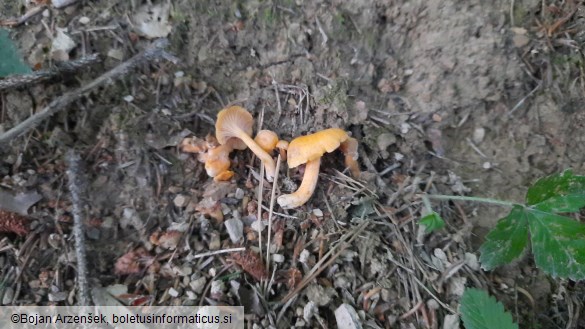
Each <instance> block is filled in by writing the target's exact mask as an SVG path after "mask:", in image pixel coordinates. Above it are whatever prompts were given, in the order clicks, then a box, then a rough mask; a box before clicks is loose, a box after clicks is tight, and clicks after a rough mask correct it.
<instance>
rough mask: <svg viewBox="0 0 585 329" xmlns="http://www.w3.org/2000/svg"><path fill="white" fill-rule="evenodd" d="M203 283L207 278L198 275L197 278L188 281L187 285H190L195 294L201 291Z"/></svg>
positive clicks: (205, 282) (203, 286)
mask: <svg viewBox="0 0 585 329" xmlns="http://www.w3.org/2000/svg"><path fill="white" fill-rule="evenodd" d="M205 284H207V280H206V279H205V277H200V278H199V279H197V280H193V281H191V283H189V286H190V287H191V289H193V291H194V292H195V293H196V294H201V293H202V292H203V289H204V288H205Z"/></svg>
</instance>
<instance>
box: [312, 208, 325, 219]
mask: <svg viewBox="0 0 585 329" xmlns="http://www.w3.org/2000/svg"><path fill="white" fill-rule="evenodd" d="M313 215H315V216H317V217H323V210H321V209H319V208H316V209H313Z"/></svg>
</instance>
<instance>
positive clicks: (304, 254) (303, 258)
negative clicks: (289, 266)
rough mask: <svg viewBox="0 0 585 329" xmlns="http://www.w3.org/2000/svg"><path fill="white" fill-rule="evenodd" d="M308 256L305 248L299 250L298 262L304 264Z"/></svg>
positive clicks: (308, 253)
mask: <svg viewBox="0 0 585 329" xmlns="http://www.w3.org/2000/svg"><path fill="white" fill-rule="evenodd" d="M310 256H311V253H310V252H309V251H308V250H307V249H303V251H301V254H300V255H299V262H301V263H303V264H306V263H307V261H308V260H309V257H310Z"/></svg>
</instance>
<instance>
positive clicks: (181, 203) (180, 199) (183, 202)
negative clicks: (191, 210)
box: [173, 194, 189, 208]
mask: <svg viewBox="0 0 585 329" xmlns="http://www.w3.org/2000/svg"><path fill="white" fill-rule="evenodd" d="M173 203H174V204H175V206H177V207H179V208H184V207H186V206H187V205H188V204H189V197H187V196H186V195H183V194H179V195H177V196H176V197H175V199H174V200H173Z"/></svg>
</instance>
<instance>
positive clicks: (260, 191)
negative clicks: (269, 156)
mask: <svg viewBox="0 0 585 329" xmlns="http://www.w3.org/2000/svg"><path fill="white" fill-rule="evenodd" d="M262 190H264V162H262V161H260V185H258V218H256V220H257V221H258V224H259V225H260V226H259V227H260V228H262V200H264V199H263V197H262ZM262 231H264V230H260V231H259V232H258V245H259V247H260V257H262V254H263V252H262Z"/></svg>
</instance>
